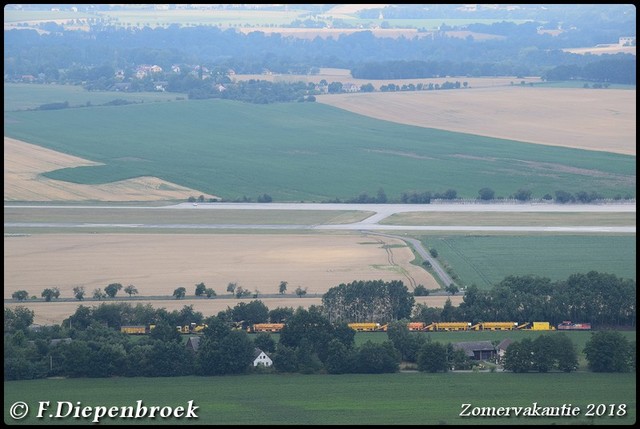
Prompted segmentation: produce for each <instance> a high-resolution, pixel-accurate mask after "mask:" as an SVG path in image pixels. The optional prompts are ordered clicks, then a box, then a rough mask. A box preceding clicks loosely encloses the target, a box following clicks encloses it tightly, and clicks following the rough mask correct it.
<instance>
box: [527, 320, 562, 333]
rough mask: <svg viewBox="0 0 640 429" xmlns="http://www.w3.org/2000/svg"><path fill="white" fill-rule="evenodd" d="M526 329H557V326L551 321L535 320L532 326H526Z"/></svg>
mask: <svg viewBox="0 0 640 429" xmlns="http://www.w3.org/2000/svg"><path fill="white" fill-rule="evenodd" d="M524 330H526V331H555V330H556V328H555V326H553V325H552V324H551V323H549V322H533V323H532V324H531V327H530V328H524Z"/></svg>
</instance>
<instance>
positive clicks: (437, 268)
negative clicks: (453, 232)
mask: <svg viewBox="0 0 640 429" xmlns="http://www.w3.org/2000/svg"><path fill="white" fill-rule="evenodd" d="M369 234H375V235H381V236H383V237H389V238H397V239H399V240H402V241H406V242H408V243H410V244H411V245H412V246H413V248H414V249H416V252H418V254H419V255H420V256H421V257H422V259H424V260H425V261H429V263H430V264H431V268H432V269H433V271H434V272H435V274H436V275H437V276H438V277H440V280H442V284H443V285H444V287H447V286H449V285H451V284H454V285H455V284H456V282H454V281H453V279H452V278H451V276H450V275H449V273H447V272H446V271H445V270H444V268H442V266H441V265H440V263H439V262H438V260H437V259H436V258H434V257H432V256H431V254H430V253H429V252H427V249H425V248H424V247H423V246H422V243H421V242H420V241H419V240H416V239H415V238H409V237H401V236H399V235H390V234H381V233H379V232H369Z"/></svg>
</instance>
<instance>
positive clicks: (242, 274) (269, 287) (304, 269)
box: [4, 233, 438, 305]
mask: <svg viewBox="0 0 640 429" xmlns="http://www.w3.org/2000/svg"><path fill="white" fill-rule="evenodd" d="M381 241H382V239H377V240H376V239H374V238H363V237H360V236H356V235H294V234H291V235H274V234H260V235H247V234H224V235H218V234H216V235H203V234H179V235H174V234H131V233H128V234H126V233H125V234H37V235H32V236H29V237H5V266H6V268H5V271H4V282H5V298H8V297H10V296H11V293H12V292H14V291H15V290H22V289H25V290H30V291H32V293H37V294H39V292H40V291H42V289H44V288H47V287H53V285H56V286H57V287H59V288H60V291H61V293H62V295H63V296H64V297H72V296H73V293H72V289H73V287H75V286H78V285H84V286H85V288H86V289H87V291H93V290H94V289H95V288H98V287H104V286H106V285H107V284H109V283H114V282H119V283H123V284H124V283H127V284H129V283H133V284H134V285H135V286H136V288H137V289H138V290H139V291H140V295H143V296H157V295H164V296H167V297H170V296H171V295H172V293H173V291H174V289H175V288H176V287H178V286H185V287H186V288H188V290H189V294H192V291H191V289H192V288H193V287H194V285H195V284H197V283H200V282H204V283H205V284H207V285H208V286H209V287H212V288H213V289H214V290H216V293H218V294H219V295H222V294H224V293H225V290H226V287H227V284H228V283H230V282H237V283H238V285H239V286H242V287H243V288H247V289H249V290H250V291H251V292H253V291H255V290H258V291H260V293H263V294H265V293H276V292H277V288H278V285H279V284H280V281H283V280H284V281H287V282H289V284H290V290H289V293H290V294H292V293H293V291H294V290H295V288H297V287H302V288H307V292H308V293H309V294H322V293H325V292H326V291H327V290H328V289H329V288H331V287H333V286H337V285H338V284H340V283H348V282H351V281H353V280H356V279H362V280H377V279H383V280H385V281H389V280H392V279H393V280H403V281H404V282H405V283H406V284H407V285H409V287H410V286H411V285H413V284H423V285H424V286H426V287H427V288H432V289H433V288H437V287H438V286H437V283H436V282H435V280H434V279H433V278H432V277H431V276H430V275H429V274H428V273H427V272H426V271H425V270H423V269H422V268H420V267H417V266H414V265H411V264H410V262H411V261H412V260H413V259H414V256H413V253H412V252H411V250H410V249H409V248H408V247H406V246H402V247H392V246H389V245H391V244H394V245H397V244H399V243H398V241H397V240H392V239H385V240H384V241H386V242H387V246H383V244H384V243H382V242H381ZM390 254H391V256H390ZM34 266H36V267H39V269H38V270H33V267H34ZM291 305H294V304H291Z"/></svg>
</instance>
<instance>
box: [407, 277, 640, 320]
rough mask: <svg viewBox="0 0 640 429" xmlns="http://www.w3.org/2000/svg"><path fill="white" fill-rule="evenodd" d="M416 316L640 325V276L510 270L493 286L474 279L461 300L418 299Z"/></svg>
mask: <svg viewBox="0 0 640 429" xmlns="http://www.w3.org/2000/svg"><path fill="white" fill-rule="evenodd" d="M413 319H415V320H417V321H422V322H425V323H431V322H452V321H469V322H473V323H476V322H489V321H517V322H532V321H541V320H544V321H549V322H551V323H552V324H554V325H555V324H558V323H560V322H562V321H563V320H572V321H575V322H589V323H591V324H592V326H594V327H596V328H604V327H622V326H628V327H629V326H630V327H635V325H636V282H635V280H632V279H624V278H620V277H617V276H615V275H613V274H608V273H600V272H597V271H590V272H588V273H578V274H572V275H570V276H569V277H568V278H567V279H566V280H560V281H551V280H550V279H549V278H546V277H540V276H533V275H526V276H508V277H505V279H504V280H502V281H501V282H500V283H498V284H497V285H495V286H493V287H492V288H491V289H489V290H484V289H479V288H478V287H477V286H476V285H471V286H469V287H467V288H466V289H465V293H464V297H463V299H462V302H461V303H460V305H459V306H457V307H454V306H453V305H452V304H451V301H450V300H447V302H446V303H445V305H444V307H443V308H433V307H428V306H426V305H425V304H417V305H416V306H415V308H414V310H413Z"/></svg>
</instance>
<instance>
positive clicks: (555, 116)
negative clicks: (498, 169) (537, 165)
mask: <svg viewBox="0 0 640 429" xmlns="http://www.w3.org/2000/svg"><path fill="white" fill-rule="evenodd" d="M454 80H455V79H454ZM518 82H519V80H516V83H518ZM317 101H318V102H320V103H325V104H329V105H331V106H335V107H338V108H341V109H345V110H348V111H351V112H354V113H358V114H361V115H366V116H370V117H373V118H377V119H382V120H387V121H392V122H397V123H402V124H407V125H416V126H419V127H428V128H437V129H443V130H447V131H456V132H463V133H471V134H477V135H483V136H488V137H496V138H503V139H511V140H518V141H524V142H530V143H538V144H545V145H552V146H564V147H570V148H578V149H587V150H597V151H605V152H614V153H620V154H626V155H634V156H635V154H636V91H635V90H618V89H607V90H603V89H583V88H540V87H528V86H521V85H514V86H504V87H493V88H491V87H483V88H477V87H474V86H473V84H470V87H469V88H467V89H457V90H450V91H419V92H392V93H389V92H387V93H355V94H337V95H336V94H334V95H322V96H318V97H317Z"/></svg>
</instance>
